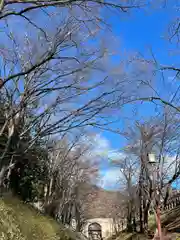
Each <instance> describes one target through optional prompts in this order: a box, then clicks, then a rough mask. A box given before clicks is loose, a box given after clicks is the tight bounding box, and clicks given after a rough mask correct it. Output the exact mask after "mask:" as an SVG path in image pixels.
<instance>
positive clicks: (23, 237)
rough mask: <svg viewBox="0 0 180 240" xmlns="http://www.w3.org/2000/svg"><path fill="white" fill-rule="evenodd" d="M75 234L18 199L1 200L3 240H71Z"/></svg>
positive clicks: (0, 232)
mask: <svg viewBox="0 0 180 240" xmlns="http://www.w3.org/2000/svg"><path fill="white" fill-rule="evenodd" d="M73 234H74V233H72V232H70V231H68V230H65V229H64V228H63V226H62V225H59V224H58V223H57V222H55V221H54V220H53V219H51V218H48V217H46V216H42V215H41V214H40V213H39V212H38V211H36V210H34V209H33V208H32V207H31V206H28V205H26V204H23V203H22V202H20V201H19V200H18V199H16V198H12V197H6V198H4V199H0V239H1V240H11V239H13V240H16V239H17V240H41V239H42V240H60V239H63V240H71V239H73V238H74V239H75V236H73Z"/></svg>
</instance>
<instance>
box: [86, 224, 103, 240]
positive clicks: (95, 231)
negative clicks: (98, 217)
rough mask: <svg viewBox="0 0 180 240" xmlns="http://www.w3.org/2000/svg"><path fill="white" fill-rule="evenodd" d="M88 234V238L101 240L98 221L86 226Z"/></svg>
mask: <svg viewBox="0 0 180 240" xmlns="http://www.w3.org/2000/svg"><path fill="white" fill-rule="evenodd" d="M88 236H89V239H90V240H102V227H101V225H100V224H99V223H97V222H93V223H91V224H89V226H88Z"/></svg>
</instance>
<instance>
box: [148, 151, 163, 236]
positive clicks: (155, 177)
mask: <svg viewBox="0 0 180 240" xmlns="http://www.w3.org/2000/svg"><path fill="white" fill-rule="evenodd" d="M148 161H149V166H150V172H151V180H152V183H153V191H154V194H155V196H154V197H155V204H154V208H155V217H156V223H157V229H158V235H159V239H160V240H161V239H162V229H161V217H160V215H161V214H160V205H159V204H160V193H159V189H158V179H159V173H158V169H157V168H156V157H155V154H154V153H150V154H148ZM156 198H157V202H156Z"/></svg>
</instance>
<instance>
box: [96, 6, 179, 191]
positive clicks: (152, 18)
mask: <svg viewBox="0 0 180 240" xmlns="http://www.w3.org/2000/svg"><path fill="white" fill-rule="evenodd" d="M116 13H117V12H116ZM177 14H178V12H177V11H176V9H175V8H174V7H173V6H172V5H170V6H169V7H167V8H154V9H144V10H142V9H141V10H134V11H132V12H131V13H130V14H128V15H126V14H122V13H120V14H118V13H117V14H108V21H109V23H110V24H111V26H112V29H113V34H114V36H116V38H118V39H119V43H120V44H119V48H120V49H118V55H116V56H113V57H112V60H113V62H114V63H116V64H118V63H119V62H120V60H121V58H123V56H119V52H122V53H124V52H128V53H129V52H130V53H131V52H132V53H133V52H134V53H137V52H138V53H141V54H142V55H143V56H144V57H147V58H150V57H151V54H150V49H152V51H153V53H154V55H155V57H156V59H157V61H158V62H159V63H160V64H163V65H168V64H169V65H171V64H176V63H178V56H176V55H174V54H172V55H171V54H170V52H173V51H174V50H176V49H177V45H176V44H172V43H170V42H169V41H168V28H169V25H170V23H171V22H172V20H174V19H175V17H176V16H177ZM121 49H122V51H121ZM171 74H173V73H168V74H167V76H166V77H167V78H168V77H171ZM172 76H173V75H172ZM160 88H161V86H160ZM132 109H133V107H132V106H126V107H125V109H124V112H125V114H126V115H129V116H131V115H132ZM154 114H155V108H154V105H152V104H149V103H144V104H142V105H141V106H140V107H139V112H138V116H136V119H138V118H139V119H141V118H142V117H143V119H145V118H148V117H150V116H151V115H154ZM131 123H132V122H131V121H129V122H128V124H131ZM115 127H118V128H120V129H121V128H123V127H124V124H123V121H120V122H119V123H116V124H115ZM101 137H102V139H103V140H102V141H105V140H107V142H108V144H107V147H108V148H109V151H110V152H111V151H112V152H113V151H115V150H120V149H122V148H123V147H124V146H125V144H126V140H125V138H124V137H123V136H120V135H118V134H114V133H111V132H102V133H101ZM100 174H101V177H102V180H103V181H104V182H103V183H101V184H102V186H103V187H105V188H107V189H116V188H118V184H116V183H117V182H118V174H119V171H118V170H117V169H116V168H112V166H111V164H109V160H108V159H107V158H104V159H103V161H102V163H101V171H100Z"/></svg>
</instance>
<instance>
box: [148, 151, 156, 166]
mask: <svg viewBox="0 0 180 240" xmlns="http://www.w3.org/2000/svg"><path fill="white" fill-rule="evenodd" d="M148 159H149V163H151V164H152V163H156V157H155V154H154V153H149V154H148Z"/></svg>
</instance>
